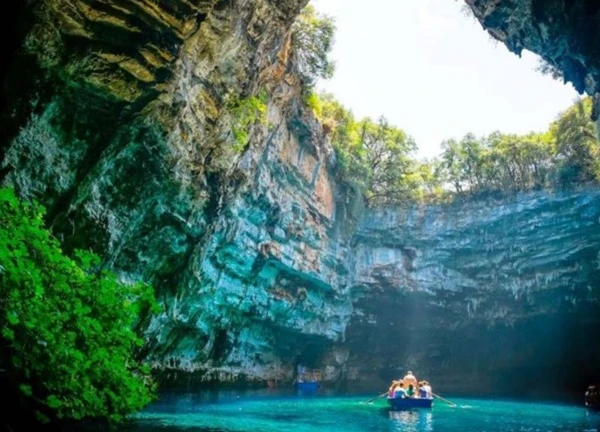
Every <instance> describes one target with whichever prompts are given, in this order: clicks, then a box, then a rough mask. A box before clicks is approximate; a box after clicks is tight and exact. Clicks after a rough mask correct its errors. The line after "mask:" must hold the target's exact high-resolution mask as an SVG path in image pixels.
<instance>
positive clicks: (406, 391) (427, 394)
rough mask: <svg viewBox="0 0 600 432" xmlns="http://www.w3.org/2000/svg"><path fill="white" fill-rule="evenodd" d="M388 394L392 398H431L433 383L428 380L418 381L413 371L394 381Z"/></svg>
mask: <svg viewBox="0 0 600 432" xmlns="http://www.w3.org/2000/svg"><path fill="white" fill-rule="evenodd" d="M388 396H389V397H391V398H427V399H431V398H432V397H433V393H432V392H431V385H429V383H428V382H427V381H417V378H415V376H414V375H413V373H412V372H411V371H408V373H407V374H406V376H405V377H404V378H402V379H401V380H397V381H392V385H391V386H390V389H389V393H388Z"/></svg>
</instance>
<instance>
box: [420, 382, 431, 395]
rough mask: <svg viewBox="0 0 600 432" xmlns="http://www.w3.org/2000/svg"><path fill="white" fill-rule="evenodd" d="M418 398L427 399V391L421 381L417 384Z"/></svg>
mask: <svg viewBox="0 0 600 432" xmlns="http://www.w3.org/2000/svg"><path fill="white" fill-rule="evenodd" d="M419 397H422V398H428V397H429V396H427V390H426V389H425V381H421V382H420V383H419Z"/></svg>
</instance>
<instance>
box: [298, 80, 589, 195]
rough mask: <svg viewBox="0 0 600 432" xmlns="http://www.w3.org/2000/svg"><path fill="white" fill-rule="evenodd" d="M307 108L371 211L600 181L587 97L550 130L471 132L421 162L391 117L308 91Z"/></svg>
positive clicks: (341, 172)
mask: <svg viewBox="0 0 600 432" xmlns="http://www.w3.org/2000/svg"><path fill="white" fill-rule="evenodd" d="M305 103H306V105H307V107H309V108H310V109H311V110H312V111H313V113H314V114H315V116H316V117H317V118H318V119H319V120H320V121H321V123H322V124H323V127H324V129H326V130H327V132H328V133H329V134H330V137H331V142H332V144H333V147H334V149H335V151H336V155H337V163H338V172H339V176H340V178H341V179H342V180H343V181H346V182H348V183H351V184H353V185H355V186H357V187H358V189H359V190H360V191H361V193H362V195H363V196H364V198H365V199H366V201H367V203H368V205H370V206H373V205H388V204H399V203H403V202H415V201H417V202H440V201H446V200H448V199H450V198H451V195H452V193H454V194H467V193H468V194H473V193H484V192H496V191H498V192H510V191H520V190H529V189H539V188H550V187H554V186H561V185H566V184H573V183H582V182H590V181H598V180H600V144H599V142H598V138H597V136H598V133H597V130H596V126H595V124H594V122H593V121H592V120H591V118H590V114H591V109H592V104H591V100H589V99H583V100H581V101H578V102H577V103H576V104H575V105H573V106H572V107H570V108H569V109H567V110H566V111H565V112H564V113H562V114H561V115H560V116H559V118H558V119H557V121H556V122H554V123H553V124H552V125H551V126H550V128H549V130H548V131H547V132H544V133H530V134H527V135H516V134H503V133H500V132H495V133H492V134H490V135H488V136H484V137H476V136H475V135H473V134H467V135H465V136H464V137H463V138H462V139H461V140H454V139H451V140H447V141H445V142H443V143H442V154H441V156H440V158H436V159H433V160H430V161H418V160H416V159H415V158H414V156H413V152H414V150H415V149H416V145H415V143H414V141H413V140H412V138H411V137H409V136H407V135H406V133H405V132H404V131H402V130H401V129H398V128H396V127H394V126H391V125H390V124H389V123H388V122H387V121H386V120H385V118H381V119H379V120H378V121H377V122H375V121H373V120H370V119H362V120H356V119H355V118H354V116H353V114H352V113H351V112H350V111H349V110H347V109H346V108H344V106H343V105H341V104H340V103H339V102H338V101H336V100H335V99H334V97H333V96H332V95H330V94H321V95H318V94H316V93H314V92H309V93H307V94H306V95H305ZM452 191H453V192H452Z"/></svg>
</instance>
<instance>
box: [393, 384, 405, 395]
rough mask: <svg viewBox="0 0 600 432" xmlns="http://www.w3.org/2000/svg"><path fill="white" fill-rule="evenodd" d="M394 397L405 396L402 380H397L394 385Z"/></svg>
mask: <svg viewBox="0 0 600 432" xmlns="http://www.w3.org/2000/svg"><path fill="white" fill-rule="evenodd" d="M394 397H395V398H405V397H406V390H405V388H404V383H403V382H402V381H399V382H398V385H397V386H396V389H395V390H394Z"/></svg>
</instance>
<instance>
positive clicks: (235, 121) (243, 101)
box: [228, 92, 267, 152]
mask: <svg viewBox="0 0 600 432" xmlns="http://www.w3.org/2000/svg"><path fill="white" fill-rule="evenodd" d="M228 108H229V113H230V114H231V117H232V127H231V129H232V132H233V136H234V139H235V142H234V150H235V151H236V152H242V151H243V150H244V149H245V148H246V146H247V145H248V141H249V140H250V129H251V127H252V126H254V125H256V124H257V123H258V124H263V125H264V124H266V123H267V94H266V92H261V93H260V94H259V95H258V96H250V97H247V98H234V99H233V100H232V101H230V102H229V104H228Z"/></svg>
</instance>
